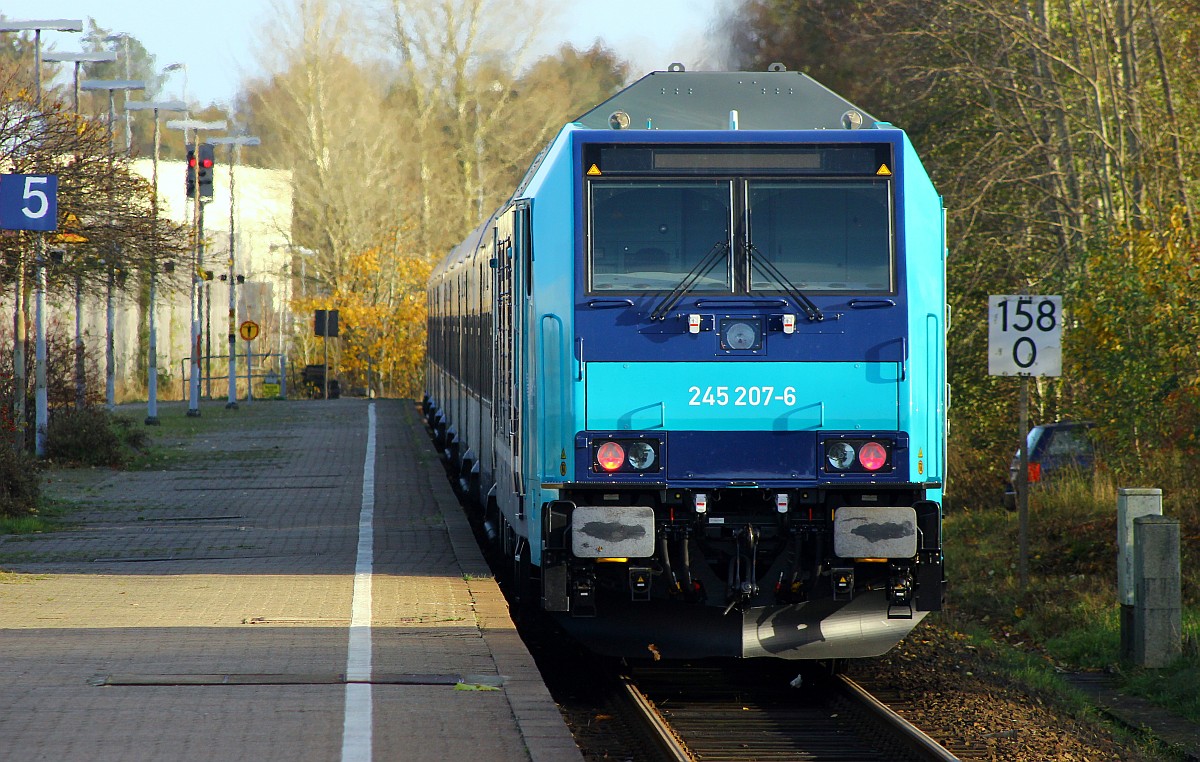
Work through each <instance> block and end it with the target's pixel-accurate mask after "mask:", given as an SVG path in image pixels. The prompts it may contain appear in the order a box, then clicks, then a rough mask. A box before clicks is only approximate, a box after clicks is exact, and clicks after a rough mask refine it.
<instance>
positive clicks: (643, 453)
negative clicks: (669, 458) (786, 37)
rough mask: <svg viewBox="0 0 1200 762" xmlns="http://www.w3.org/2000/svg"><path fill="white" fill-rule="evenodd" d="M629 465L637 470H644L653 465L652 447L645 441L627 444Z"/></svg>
mask: <svg viewBox="0 0 1200 762" xmlns="http://www.w3.org/2000/svg"><path fill="white" fill-rule="evenodd" d="M629 465H630V466H632V467H633V468H636V469H637V470H638V471H645V470H646V469H647V468H650V467H651V466H653V465H654V448H653V447H651V446H650V444H649V443H647V442H634V443H633V444H631V445H629Z"/></svg>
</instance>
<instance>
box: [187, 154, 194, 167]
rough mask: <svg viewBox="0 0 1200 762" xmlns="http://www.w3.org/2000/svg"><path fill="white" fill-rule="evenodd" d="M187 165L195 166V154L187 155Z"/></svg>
mask: <svg viewBox="0 0 1200 762" xmlns="http://www.w3.org/2000/svg"><path fill="white" fill-rule="evenodd" d="M188 166H189V167H194V166H196V157H195V156H189V157H188Z"/></svg>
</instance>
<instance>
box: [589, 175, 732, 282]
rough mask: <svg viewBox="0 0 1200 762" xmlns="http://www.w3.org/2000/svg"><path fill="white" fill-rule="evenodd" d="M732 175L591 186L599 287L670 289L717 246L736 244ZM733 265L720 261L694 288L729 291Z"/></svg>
mask: <svg viewBox="0 0 1200 762" xmlns="http://www.w3.org/2000/svg"><path fill="white" fill-rule="evenodd" d="M730 198H731V186H730V183H729V182H728V181H709V182H616V183H593V184H592V185H591V201H592V206H591V211H592V214H591V244H592V247H591V248H592V257H591V290H593V291H614V290H615V291H655V292H657V291H663V290H670V289H672V288H674V287H675V285H676V284H677V283H679V281H680V279H681V278H683V277H685V276H686V275H687V274H688V273H689V272H690V271H691V270H692V269H693V268H694V267H696V266H697V265H698V264H699V263H700V262H701V261H702V260H704V259H705V257H706V256H707V255H708V254H709V253H710V252H711V251H712V250H713V247H714V246H717V245H723V246H726V247H728V244H729V240H730V234H729V231H730V229H731V220H732V211H731V210H732V204H731V202H730ZM730 278H731V271H730V267H729V264H728V263H727V262H726V263H717V264H716V265H715V266H713V267H712V268H711V269H708V270H707V271H706V272H704V273H703V274H702V276H701V277H700V279H699V280H698V281H697V283H696V285H695V287H694V289H693V290H695V291H709V292H714V291H716V292H728V291H729V290H730Z"/></svg>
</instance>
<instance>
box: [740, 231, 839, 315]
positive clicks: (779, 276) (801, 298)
mask: <svg viewBox="0 0 1200 762" xmlns="http://www.w3.org/2000/svg"><path fill="white" fill-rule="evenodd" d="M746 249H747V250H748V251H749V252H750V255H751V256H750V262H751V264H753V265H754V266H755V267H757V268H758V270H759V272H760V273H762V274H763V275H765V276H767V278H770V279H773V280H775V281H776V282H778V283H779V284H781V285H782V286H783V290H784V291H785V292H787V295H788V296H790V297H792V298H793V299H795V300H796V304H797V305H799V307H800V309H802V310H804V314H805V316H807V317H808V319H809V320H811V321H813V322H818V323H819V322H820V321H822V320H824V319H825V313H823V312H821V308H820V307H818V306H817V305H816V303H815V302H813V300H812V299H809V298H808V296H806V295H805V294H804V292H803V291H801V290H800V289H799V288H797V287H796V284H794V283H792V282H791V281H790V280H788V279H787V276H786V275H784V274H783V273H782V272H781V271H780V270H779V268H778V267H776V266H775V264H774V263H773V262H771V261H770V260H768V259H767V258H766V257H765V256H763V253H762V252H761V251H759V250H758V247H757V246H755V245H754V244H752V243H749V242H747V243H746Z"/></svg>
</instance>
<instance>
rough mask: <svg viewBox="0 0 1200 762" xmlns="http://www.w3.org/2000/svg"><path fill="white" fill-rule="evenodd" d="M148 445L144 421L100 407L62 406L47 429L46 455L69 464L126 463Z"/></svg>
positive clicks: (108, 464)
mask: <svg viewBox="0 0 1200 762" xmlns="http://www.w3.org/2000/svg"><path fill="white" fill-rule="evenodd" d="M148 444H149V436H148V435H147V433H146V430H145V427H144V426H143V425H142V424H141V423H134V421H132V420H130V419H129V418H125V417H123V416H118V415H113V414H112V413H109V412H108V411H107V410H105V409H103V408H99V407H83V408H59V409H57V410H55V411H54V413H53V414H52V415H51V416H50V424H49V426H48V427H47V430H46V457H47V458H49V459H50V460H52V461H56V462H58V463H63V464H69V465H83V466H112V467H119V466H123V465H125V464H127V463H128V462H129V460H130V458H132V457H133V456H134V455H135V454H136V453H138V452H140V451H143V450H145V449H146V447H147V445H148Z"/></svg>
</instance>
